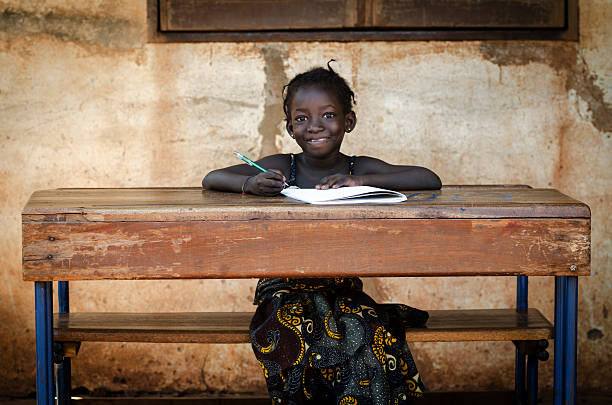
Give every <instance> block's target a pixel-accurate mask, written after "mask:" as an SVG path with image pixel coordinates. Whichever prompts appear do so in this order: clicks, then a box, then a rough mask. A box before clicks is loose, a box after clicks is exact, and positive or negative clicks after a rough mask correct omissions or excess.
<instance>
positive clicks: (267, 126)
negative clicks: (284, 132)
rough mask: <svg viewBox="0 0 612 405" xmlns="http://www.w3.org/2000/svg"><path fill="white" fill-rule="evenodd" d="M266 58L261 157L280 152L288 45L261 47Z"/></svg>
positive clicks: (259, 128) (260, 132) (261, 125)
mask: <svg viewBox="0 0 612 405" xmlns="http://www.w3.org/2000/svg"><path fill="white" fill-rule="evenodd" d="M260 51H261V54H262V55H263V58H264V63H265V65H264V72H265V74H266V82H265V84H264V116H263V119H262V121H261V123H260V124H259V127H258V130H259V134H260V135H261V149H260V151H259V157H260V158H261V157H264V156H268V155H273V154H275V153H279V150H278V148H277V146H276V137H277V136H278V135H280V134H279V133H278V124H279V122H281V121H282V120H283V118H284V116H283V102H282V89H283V86H284V85H286V84H287V82H289V79H288V78H287V74H286V73H285V62H284V61H285V60H287V50H286V46H285V45H282V44H274V43H273V44H266V45H263V46H262V47H260Z"/></svg>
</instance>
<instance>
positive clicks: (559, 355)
mask: <svg viewBox="0 0 612 405" xmlns="http://www.w3.org/2000/svg"><path fill="white" fill-rule="evenodd" d="M566 296H567V277H562V276H556V277H555V358H554V382H553V405H565V403H564V396H565V395H564V394H565V391H564V386H565V329H566V328H565V326H566V323H565V315H566V304H565V301H566Z"/></svg>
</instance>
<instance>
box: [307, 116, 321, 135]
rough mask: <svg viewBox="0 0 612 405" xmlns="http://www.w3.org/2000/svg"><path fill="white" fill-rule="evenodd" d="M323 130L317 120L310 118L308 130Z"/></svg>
mask: <svg viewBox="0 0 612 405" xmlns="http://www.w3.org/2000/svg"><path fill="white" fill-rule="evenodd" d="M320 131H323V126H322V125H321V124H320V123H319V120H316V119H315V120H311V121H310V125H309V126H308V132H320Z"/></svg>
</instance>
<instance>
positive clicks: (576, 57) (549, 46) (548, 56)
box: [480, 41, 612, 132]
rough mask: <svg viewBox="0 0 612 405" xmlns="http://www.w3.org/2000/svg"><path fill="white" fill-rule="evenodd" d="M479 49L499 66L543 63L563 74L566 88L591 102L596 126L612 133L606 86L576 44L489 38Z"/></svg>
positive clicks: (592, 115)
mask: <svg viewBox="0 0 612 405" xmlns="http://www.w3.org/2000/svg"><path fill="white" fill-rule="evenodd" d="M480 52H481V53H482V55H483V56H484V58H485V59H486V60H488V61H490V62H492V63H494V64H496V65H498V66H500V67H503V66H523V65H528V64H529V63H541V64H545V65H549V66H550V67H551V68H553V69H554V70H556V71H558V72H559V73H562V74H564V75H565V78H566V79H565V80H566V81H565V88H566V90H567V91H568V92H569V91H571V90H573V91H575V92H576V94H577V95H578V96H579V97H580V98H582V99H583V100H584V101H585V102H586V103H587V104H588V108H589V110H590V112H591V122H592V123H593V125H594V126H595V127H596V128H597V129H598V130H600V131H602V132H612V104H610V103H607V102H606V101H605V98H604V91H603V89H601V88H600V87H598V86H597V84H595V83H596V81H597V75H596V74H595V73H593V72H592V71H590V69H589V67H588V65H587V63H586V61H585V59H584V57H583V56H582V53H581V51H580V48H579V47H578V45H577V44H574V43H556V42H524V41H520V42H497V41H487V42H483V43H482V44H481V45H480ZM500 82H501V70H500Z"/></svg>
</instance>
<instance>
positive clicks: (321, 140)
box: [306, 136, 329, 144]
mask: <svg viewBox="0 0 612 405" xmlns="http://www.w3.org/2000/svg"><path fill="white" fill-rule="evenodd" d="M327 141H329V136H323V137H320V138H312V139H307V140H306V142H307V143H313V144H320V143H325V142H327Z"/></svg>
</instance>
